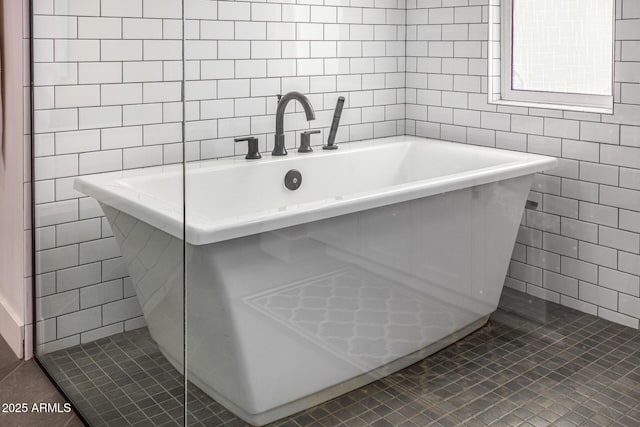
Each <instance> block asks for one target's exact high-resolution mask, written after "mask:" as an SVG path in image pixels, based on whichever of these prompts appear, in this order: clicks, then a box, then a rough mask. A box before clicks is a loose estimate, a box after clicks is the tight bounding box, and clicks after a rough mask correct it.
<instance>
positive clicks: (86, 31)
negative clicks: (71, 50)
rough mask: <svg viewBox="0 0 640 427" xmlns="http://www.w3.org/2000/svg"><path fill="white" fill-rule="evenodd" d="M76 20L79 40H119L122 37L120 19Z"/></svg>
mask: <svg viewBox="0 0 640 427" xmlns="http://www.w3.org/2000/svg"><path fill="white" fill-rule="evenodd" d="M77 20H78V24H77V25H78V31H77V33H78V34H77V36H78V38H79V39H92V40H102V39H119V38H120V37H121V36H122V20H121V19H120V18H92V17H79V18H77ZM59 38H75V37H59Z"/></svg>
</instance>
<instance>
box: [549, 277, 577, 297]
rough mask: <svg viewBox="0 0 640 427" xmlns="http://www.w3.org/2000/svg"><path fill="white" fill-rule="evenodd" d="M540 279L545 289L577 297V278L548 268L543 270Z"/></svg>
mask: <svg viewBox="0 0 640 427" xmlns="http://www.w3.org/2000/svg"><path fill="white" fill-rule="evenodd" d="M542 280H543V283H544V288H545V289H549V290H551V291H554V292H557V293H559V294H563V295H568V296H570V297H572V298H578V280H576V279H573V278H571V277H568V276H564V275H561V274H557V273H554V272H552V271H548V270H545V271H544V272H543V279H542Z"/></svg>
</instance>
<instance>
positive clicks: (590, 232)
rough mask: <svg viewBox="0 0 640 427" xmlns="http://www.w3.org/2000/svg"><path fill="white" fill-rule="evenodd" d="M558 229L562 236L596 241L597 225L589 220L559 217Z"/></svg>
mask: <svg viewBox="0 0 640 427" xmlns="http://www.w3.org/2000/svg"><path fill="white" fill-rule="evenodd" d="M560 231H561V234H562V235H563V236H566V237H571V238H573V239H578V240H583V241H586V242H591V243H598V226H597V225H596V224H592V223H590V222H584V221H578V220H576V219H572V218H561V219H560Z"/></svg>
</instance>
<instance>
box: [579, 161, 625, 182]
mask: <svg viewBox="0 0 640 427" xmlns="http://www.w3.org/2000/svg"><path fill="white" fill-rule="evenodd" d="M580 180H582V181H591V182H597V183H600V184H607V185H612V186H617V185H618V168H617V167H615V166H610V165H602V164H599V163H590V162H580Z"/></svg>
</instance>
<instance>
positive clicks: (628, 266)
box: [618, 251, 640, 276]
mask: <svg viewBox="0 0 640 427" xmlns="http://www.w3.org/2000/svg"><path fill="white" fill-rule="evenodd" d="M618 269H619V270H620V271H624V272H625V273H630V274H634V275H636V276H640V255H636V254H630V253H628V252H622V251H620V252H618Z"/></svg>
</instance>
